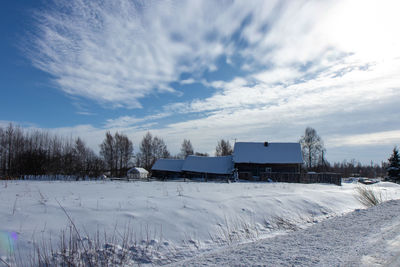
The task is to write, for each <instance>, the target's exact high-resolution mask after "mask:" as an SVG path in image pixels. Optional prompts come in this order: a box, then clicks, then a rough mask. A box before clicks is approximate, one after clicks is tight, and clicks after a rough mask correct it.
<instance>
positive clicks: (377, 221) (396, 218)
mask: <svg viewBox="0 0 400 267" xmlns="http://www.w3.org/2000/svg"><path fill="white" fill-rule="evenodd" d="M399 264H400V200H391V201H388V202H385V203H383V204H381V205H378V206H375V207H372V208H370V209H368V210H356V211H354V212H351V213H348V214H346V215H344V216H339V217H335V218H332V219H329V220H325V221H323V222H321V223H318V224H315V225H313V226H311V227H308V228H306V229H304V230H299V231H295V232H292V233H289V234H286V235H280V236H277V237H274V238H267V239H263V240H259V241H256V242H252V243H249V244H242V245H238V246H234V247H230V248H225V249H220V250H218V251H215V252H211V253H205V254H203V255H200V256H198V257H195V258H193V259H190V260H187V261H183V262H179V263H174V266H393V267H394V266H400V265H399Z"/></svg>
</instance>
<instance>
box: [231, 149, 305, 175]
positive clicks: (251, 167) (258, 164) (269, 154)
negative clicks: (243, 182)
mask: <svg viewBox="0 0 400 267" xmlns="http://www.w3.org/2000/svg"><path fill="white" fill-rule="evenodd" d="M233 162H234V165H235V169H236V170H237V171H238V173H239V178H241V179H251V178H253V177H263V176H265V174H267V173H300V170H301V165H302V164H303V155H302V152H301V146H300V143H268V142H237V143H236V144H235V147H234V152H233Z"/></svg>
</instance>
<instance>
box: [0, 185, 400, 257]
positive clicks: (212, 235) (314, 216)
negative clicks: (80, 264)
mask: <svg viewBox="0 0 400 267" xmlns="http://www.w3.org/2000/svg"><path fill="white" fill-rule="evenodd" d="M355 186H356V185H355V184H344V185H343V186H335V185H327V184H286V183H231V184H228V183H194V182H191V183H185V182H113V181H79V182H65V181H53V182H51V181H12V182H10V181H8V182H6V181H0V231H1V232H2V233H9V234H11V233H15V235H16V236H17V239H16V242H15V249H16V250H18V251H19V252H20V253H22V254H25V253H27V251H29V250H30V249H31V247H32V242H33V241H40V240H42V239H45V240H47V239H49V238H50V236H51V237H52V240H57V237H58V236H59V234H60V231H61V230H63V229H66V228H67V227H68V225H69V224H70V223H69V221H68V218H67V217H66V215H65V214H64V212H63V211H62V209H61V208H60V205H59V204H58V202H59V203H60V204H61V205H62V207H64V208H65V210H66V211H67V212H68V214H69V215H70V216H71V218H72V219H73V221H74V223H75V225H76V226H77V227H78V228H79V229H80V230H82V231H83V232H85V233H88V234H93V235H94V234H95V233H96V231H97V230H99V231H100V232H104V231H105V232H108V233H113V232H115V229H116V230H118V231H120V232H123V231H124V230H125V229H126V225H128V224H130V226H131V227H132V231H133V232H134V237H135V239H136V241H137V242H138V243H139V244H140V243H141V242H142V243H143V244H150V243H151V244H156V246H157V250H158V252H157V253H154V254H152V255H158V256H156V259H154V260H153V263H156V264H161V263H166V262H170V261H174V260H177V259H180V258H185V257H189V256H193V255H195V254H197V253H199V252H204V251H207V250H210V249H214V248H216V247H219V246H221V245H222V246H225V245H230V244H232V243H240V242H245V241H250V240H256V239H260V238H264V237H268V236H271V235H275V234H276V233H279V232H285V231H287V230H291V229H294V228H298V227H300V228H301V227H304V225H306V224H312V223H315V222H317V221H321V220H323V219H325V218H328V217H332V216H336V215H341V214H343V213H347V212H350V211H353V210H354V209H359V208H362V207H361V204H359V203H358V202H357V200H356V199H355V198H354V188H355ZM374 186H376V188H379V189H380V190H382V192H383V195H384V196H385V197H386V198H388V199H394V198H400V193H399V192H400V189H399V188H398V186H395V187H393V186H392V185H391V184H390V183H379V184H378V185H374ZM156 246H155V247H156ZM7 250H10V249H6V248H4V247H1V246H0V255H1V256H6V254H7V253H8V252H9V251H7ZM171 251H174V254H173V257H172V258H171V255H172V254H171Z"/></svg>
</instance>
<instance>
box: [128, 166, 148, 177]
mask: <svg viewBox="0 0 400 267" xmlns="http://www.w3.org/2000/svg"><path fill="white" fill-rule="evenodd" d="M148 175H149V172H148V171H147V170H146V169H143V168H139V167H134V168H132V169H129V170H128V173H127V176H128V178H129V179H146V178H147V177H148Z"/></svg>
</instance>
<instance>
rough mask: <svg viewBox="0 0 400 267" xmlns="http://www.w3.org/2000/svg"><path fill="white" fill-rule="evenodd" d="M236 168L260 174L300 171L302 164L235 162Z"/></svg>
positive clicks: (240, 170) (241, 171)
mask: <svg viewBox="0 0 400 267" xmlns="http://www.w3.org/2000/svg"><path fill="white" fill-rule="evenodd" d="M235 168H237V169H238V172H239V173H248V174H250V173H251V175H252V176H260V175H261V174H262V173H265V172H277V173H300V164H255V163H235ZM248 174H247V176H248Z"/></svg>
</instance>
